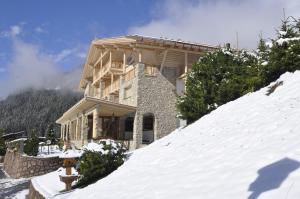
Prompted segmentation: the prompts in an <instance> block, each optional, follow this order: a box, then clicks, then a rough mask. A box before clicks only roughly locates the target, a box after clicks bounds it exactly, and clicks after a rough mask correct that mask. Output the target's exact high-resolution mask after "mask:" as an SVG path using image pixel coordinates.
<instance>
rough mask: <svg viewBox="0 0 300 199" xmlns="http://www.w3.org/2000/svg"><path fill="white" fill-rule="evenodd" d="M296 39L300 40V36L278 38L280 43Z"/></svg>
mask: <svg viewBox="0 0 300 199" xmlns="http://www.w3.org/2000/svg"><path fill="white" fill-rule="evenodd" d="M296 40H300V37H292V38H280V39H277V40H276V42H277V43H278V44H279V45H282V44H283V43H284V42H290V41H296Z"/></svg>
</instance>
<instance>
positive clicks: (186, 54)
mask: <svg viewBox="0 0 300 199" xmlns="http://www.w3.org/2000/svg"><path fill="white" fill-rule="evenodd" d="M187 71H188V53H187V52H184V73H187Z"/></svg>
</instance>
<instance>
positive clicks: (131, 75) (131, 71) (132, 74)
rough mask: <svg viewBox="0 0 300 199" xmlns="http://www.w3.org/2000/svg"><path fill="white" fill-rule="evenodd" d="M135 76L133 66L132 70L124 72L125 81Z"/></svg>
mask: <svg viewBox="0 0 300 199" xmlns="http://www.w3.org/2000/svg"><path fill="white" fill-rule="evenodd" d="M134 77H135V69H134V68H133V69H132V70H130V71H128V72H127V73H126V74H125V78H124V79H125V81H130V80H132V79H133V78H134Z"/></svg>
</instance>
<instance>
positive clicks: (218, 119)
mask: <svg viewBox="0 0 300 199" xmlns="http://www.w3.org/2000/svg"><path fill="white" fill-rule="evenodd" d="M299 85H300V71H296V72H295V73H286V74H284V75H283V76H281V78H280V79H279V80H278V81H277V83H272V84H271V85H270V86H268V87H265V88H263V89H261V90H259V91H257V92H255V93H251V94H247V95H245V96H243V97H241V98H239V99H237V100H235V101H232V102H229V103H227V104H225V105H223V106H220V107H219V108H218V109H216V110H215V111H213V112H211V113H210V114H208V115H206V116H204V117H202V118H201V119H199V120H198V121H196V122H195V123H193V124H191V125H189V126H187V127H186V128H183V129H178V130H176V131H174V132H173V133H171V134H170V135H168V136H166V137H164V138H162V139H160V140H158V141H156V142H154V143H153V144H151V145H149V146H148V147H145V148H142V149H139V150H136V151H134V152H133V154H132V155H131V157H130V158H129V160H128V161H126V162H125V163H124V164H123V165H122V166H121V167H120V168H119V169H117V170H116V171H115V172H113V173H112V174H110V175H109V176H107V177H106V178H104V179H102V180H99V181H98V182H96V183H94V184H92V185H90V186H88V187H86V188H83V189H77V190H75V191H74V192H72V193H70V194H69V195H68V196H66V197H67V198H72V199H79V198H85V199H90V198H91V199H92V198H98V197H101V198H105V199H110V198H111V199H114V198H123V199H137V198H143V199H148V198H149V199H152V198H162V199H173V198H176V199H186V198H188V199H198V198H203V199H217V198H223V199H245V198H248V199H256V198H259V199H270V198H272V199H282V198H289V199H296V198H299V196H300V189H299V187H300V86H299Z"/></svg>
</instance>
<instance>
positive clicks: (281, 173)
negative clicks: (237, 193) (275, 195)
mask: <svg viewBox="0 0 300 199" xmlns="http://www.w3.org/2000/svg"><path fill="white" fill-rule="evenodd" d="M299 167H300V162H298V161H296V160H293V159H289V158H284V159H281V160H279V161H277V162H274V163H272V164H269V165H267V166H265V167H263V168H261V169H259V170H258V177H257V178H256V179H255V181H254V182H252V183H251V184H250V186H249V188H248V190H249V191H251V192H252V194H251V195H250V196H249V197H248V199H257V198H258V197H259V195H260V194H262V193H263V192H266V191H269V190H272V189H277V188H279V187H280V185H281V184H282V183H283V182H284V180H285V179H286V178H287V177H288V176H289V174H290V173H292V172H293V171H295V170H297V169H298V168H299Z"/></svg>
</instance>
